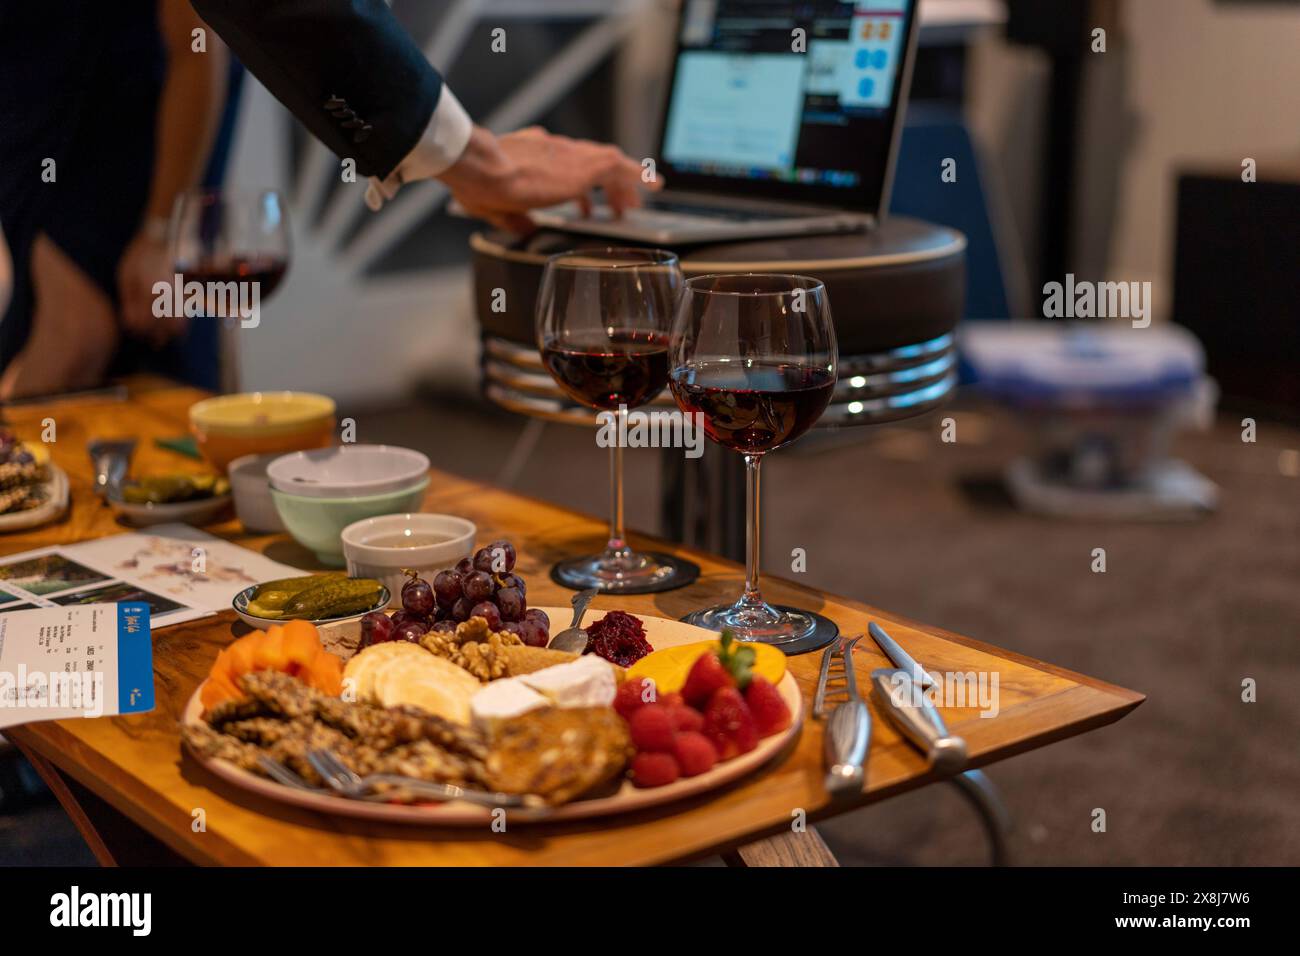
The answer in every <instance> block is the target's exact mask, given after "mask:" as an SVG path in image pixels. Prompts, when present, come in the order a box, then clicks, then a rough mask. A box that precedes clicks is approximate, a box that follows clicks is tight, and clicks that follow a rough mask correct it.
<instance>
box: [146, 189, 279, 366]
mask: <svg viewBox="0 0 1300 956" xmlns="http://www.w3.org/2000/svg"><path fill="white" fill-rule="evenodd" d="M168 242H169V245H170V249H171V257H172V263H173V265H174V267H175V269H176V272H177V273H179V274H180V275H181V276H182V277H183V279H184V281H185V282H186V283H187V284H188V283H190V282H202V283H204V284H205V287H206V288H209V289H212V288H214V287H213V286H207V285H206V284H207V283H210V282H211V283H221V284H224V283H229V282H234V283H246V284H247V285H244V286H243V287H242V288H241V287H240V286H235V287H231V288H235V289H237V290H239V294H241V295H242V296H243V298H242V299H234V300H232V299H231V298H230V297H229V296H228V295H225V294H219V295H209V296H208V297H207V298H206V305H205V313H206V315H207V316H208V317H210V318H220V319H221V320H222V327H221V331H220V333H219V334H220V337H221V366H222V375H223V382H222V387H223V388H224V389H225V390H227V391H236V390H237V389H238V382H237V374H236V363H235V361H234V359H235V352H234V348H233V344H234V343H233V341H232V340H231V337H232V336H233V334H234V330H235V329H236V328H237V327H239V326H240V325H241V316H240V315H232V314H230V313H231V307H230V306H231V303H232V301H233V302H240V303H242V304H243V305H245V306H248V305H250V304H251V303H253V302H256V303H257V307H258V310H259V313H258V317H257V321H260V309H261V303H262V302H264V301H265V300H266V299H268V298H270V296H271V294H272V293H273V292H275V290H276V288H277V287H278V286H279V285H280V280H281V279H283V278H284V274H285V272H287V271H288V268H289V217H288V212H287V210H286V207H285V203H284V200H283V199H282V198H281V196H280V194H279V193H278V192H276V191H275V190H273V189H263V190H222V189H208V188H200V189H191V190H189V191H187V192H184V193H182V194H181V195H179V196H177V197H176V202H175V204H174V205H173V207H172V216H171V222H170V224H169V227H168ZM254 290H256V293H257V297H256V299H254V298H252V292H253V291H254ZM249 321H250V320H249V319H247V318H242V324H247V323H248V322H249Z"/></svg>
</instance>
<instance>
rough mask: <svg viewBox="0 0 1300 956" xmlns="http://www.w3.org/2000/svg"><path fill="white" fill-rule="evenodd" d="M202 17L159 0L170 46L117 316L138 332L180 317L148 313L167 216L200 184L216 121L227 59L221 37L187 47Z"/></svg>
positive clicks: (155, 333) (121, 271)
mask: <svg viewBox="0 0 1300 956" xmlns="http://www.w3.org/2000/svg"><path fill="white" fill-rule="evenodd" d="M201 26H202V22H201V21H200V20H199V18H198V17H197V16H196V15H195V13H194V11H193V10H191V9H190V8H189V7H187V6H186V5H185V4H179V3H174V2H171V0H159V3H158V27H159V31H160V32H161V34H162V40H163V45H164V47H165V48H166V51H167V75H166V78H165V79H164V81H163V88H162V95H161V97H160V98H159V102H158V120H157V136H156V141H155V143H154V162H153V182H152V184H151V185H150V188H149V200H148V204H147V206H146V208H145V215H144V218H143V220H142V221H141V225H140V228H139V230H138V231H137V232H136V235H135V237H134V238H132V240H131V242H130V244H129V245H128V246H127V248H126V250H125V252H123V254H122V258H121V260H120V261H119V263H118V269H117V275H118V300H119V309H120V312H121V317H122V323H123V325H125V327H126V328H127V329H128V330H129V331H130V332H132V333H133V334H135V335H140V336H144V337H149V338H152V339H153V340H154V341H155V342H158V341H162V340H164V339H166V338H167V337H169V336H171V335H173V334H175V333H176V332H178V331H179V329H180V328H181V327H182V326H181V325H180V323H181V322H183V319H181V320H159V319H158V318H157V317H155V316H154V314H153V285H154V283H155V282H157V281H159V280H160V279H166V278H167V277H168V276H170V275H171V274H172V271H173V264H172V262H171V258H170V255H169V251H168V249H167V220H168V217H169V216H170V214H171V209H172V204H173V202H174V201H175V199H176V196H177V195H179V194H180V193H182V192H184V191H185V190H187V189H190V188H192V187H194V186H195V185H197V184H198V182H199V180H200V178H201V177H202V175H203V169H204V166H205V165H206V164H207V161H208V156H209V154H210V152H211V149H212V141H213V138H214V137H215V136H216V131H217V128H218V126H219V125H220V122H221V109H222V105H223V104H224V102H225V97H226V68H227V65H228V63H229V59H228V57H227V54H226V50H225V47H224V46H223V45H222V44H221V43H220V42H214V43H209V44H208V45H207V50H206V52H204V53H197V52H194V51H193V49H192V48H191V43H192V36H191V31H193V30H194V29H195V28H197V27H201Z"/></svg>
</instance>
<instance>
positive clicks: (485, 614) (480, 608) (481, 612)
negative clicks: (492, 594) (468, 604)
mask: <svg viewBox="0 0 1300 956" xmlns="http://www.w3.org/2000/svg"><path fill="white" fill-rule="evenodd" d="M469 616H470V617H481V618H483V620H485V621H487V626H488V629H489V630H492V631H499V630H501V611H500V610H499V609H498V608H497V606H496V605H495V604H490V603H488V602H487V601H479V602H478V603H477V604H475V605H474V606H473V607H472V608H470V610H469Z"/></svg>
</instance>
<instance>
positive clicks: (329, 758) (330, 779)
mask: <svg viewBox="0 0 1300 956" xmlns="http://www.w3.org/2000/svg"><path fill="white" fill-rule="evenodd" d="M307 762H308V763H309V764H311V766H312V769H313V770H315V771H316V772H317V773H318V774H320V775H321V779H322V780H324V781H325V783H326V784H327V785H328V786H329V788H330V789H331V790H333V791H334V792H335V793H339V794H341V795H343V796H345V797H348V798H349V799H352V800H371V801H380V802H382V801H386V800H391V799H392V798H393V790H394V789H395V788H400V789H403V790H406V791H408V792H409V793H411V794H412V795H413V796H415V797H418V798H419V799H421V800H464V801H465V802H466V803H475V804H478V805H479V806H484V807H491V808H494V809H495V808H497V807H504V808H507V809H508V808H519V807H540V806H545V802H544V801H542V800H541V799H540V798H539V797H535V796H520V795H517V794H511V793H490V792H488V791H486V790H467V789H465V788H464V787H457V786H455V785H454V784H449V783H434V782H432V781H429V780H420V779H419V778H417V777H407V776H403V775H402V774H396V773H371V774H367V775H366V776H364V777H363V776H361V775H360V774H358V773H356V772H355V771H353V770H352V769H351V768H350V767H348V766H347V765H346V764H344V763H343V761H342V760H340V759H339V758H338V757H337V756H335V755H334V754H333V753H331V752H330V751H328V750H309V751H308V752H307ZM295 776H296V774H295Z"/></svg>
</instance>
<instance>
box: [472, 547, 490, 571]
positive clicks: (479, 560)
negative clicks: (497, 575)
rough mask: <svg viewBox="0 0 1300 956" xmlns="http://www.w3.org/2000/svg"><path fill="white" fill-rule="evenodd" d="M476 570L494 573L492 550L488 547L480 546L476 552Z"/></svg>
mask: <svg viewBox="0 0 1300 956" xmlns="http://www.w3.org/2000/svg"><path fill="white" fill-rule="evenodd" d="M474 570H475V571H484V572H486V573H488V574H491V573H492V552H491V551H489V550H488V549H487V548H479V549H478V550H477V551H475V552H474Z"/></svg>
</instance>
